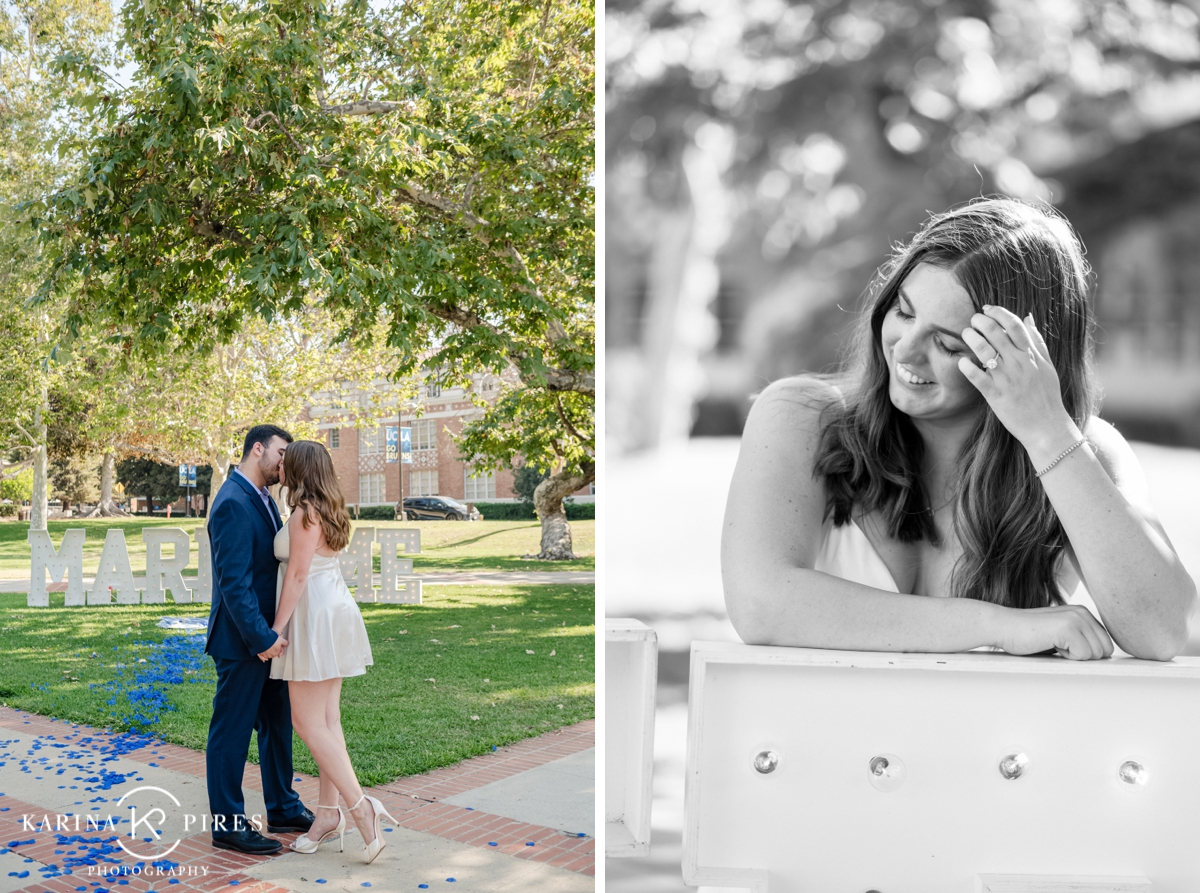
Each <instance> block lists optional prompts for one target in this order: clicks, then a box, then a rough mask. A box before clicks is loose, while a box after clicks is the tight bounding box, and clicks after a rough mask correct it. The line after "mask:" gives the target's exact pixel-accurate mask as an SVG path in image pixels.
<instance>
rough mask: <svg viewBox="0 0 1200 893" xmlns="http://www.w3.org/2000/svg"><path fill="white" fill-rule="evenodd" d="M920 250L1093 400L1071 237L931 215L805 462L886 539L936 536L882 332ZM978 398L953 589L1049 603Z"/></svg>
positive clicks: (1039, 522)
mask: <svg viewBox="0 0 1200 893" xmlns="http://www.w3.org/2000/svg"><path fill="white" fill-rule="evenodd" d="M922 263H925V264H932V265H933V266H936V267H939V268H941V269H943V270H947V271H949V272H950V273H952V274H953V275H954V278H955V279H956V280H957V281H958V282H959V284H960V285H962V287H963V288H964V289H965V290H966V292H967V294H968V295H969V296H970V298H971V302H972V304H973V305H974V307H975V310H976V312H978V311H979V310H980V308H981V306H982V305H983V304H992V305H995V306H999V307H1005V308H1007V309H1009V310H1011V311H1012V312H1013V313H1015V314H1016V315H1017V316H1019V317H1021V318H1022V319H1023V318H1024V317H1025V315H1026V314H1028V313H1032V314H1033V318H1034V321H1035V322H1036V324H1037V328H1038V330H1039V331H1040V332H1041V333H1042V336H1043V338H1045V340H1046V346H1047V347H1048V348H1049V351H1050V359H1051V360H1052V362H1053V363H1054V368H1055V369H1056V370H1057V371H1058V377H1059V382H1060V385H1061V391H1062V399H1063V405H1064V406H1065V407H1066V410H1067V412H1068V413H1069V414H1070V416H1071V418H1073V419H1074V420H1075V422H1076V424H1078V425H1079V427H1080V429H1083V428H1084V426H1085V425H1086V423H1087V420H1088V418H1089V417H1090V416H1091V415H1092V414H1093V412H1094V410H1095V405H1094V401H1095V385H1094V380H1093V376H1092V371H1091V358H1092V317H1091V310H1090V308H1089V306H1088V290H1089V277H1090V271H1089V269H1088V266H1087V263H1086V261H1085V260H1084V257H1083V247H1082V245H1081V244H1080V242H1079V239H1078V237H1077V236H1076V235H1075V233H1074V231H1073V230H1072V229H1071V227H1070V224H1068V223H1067V221H1066V220H1065V219H1064V218H1063V217H1061V216H1060V215H1058V214H1057V213H1056V212H1054V211H1053V210H1052V209H1050V208H1048V207H1043V206H1031V205H1027V204H1024V203H1022V202H1018V201H1014V200H1012V199H998V198H992V199H979V200H975V201H973V202H970V203H969V204H966V205H963V206H961V207H959V208H956V209H954V210H951V211H949V212H947V213H945V214H942V215H938V216H935V217H933V218H931V219H930V220H929V221H928V222H927V223H926V224H925V226H924V227H923V228H922V229H921V231H920V232H919V233H917V235H916V236H915V237H914V238H913V240H912V241H911V242H910V243H909V244H908V245H907V246H901V247H898V248H897V250H896V252H895V253H894V254H893V256H892V257H891V259H890V260H889V261H888V262H887V263H885V264H884V265H883V266H882V267H881V268H880V269H879V271H878V273H877V274H876V276H875V278H874V280H873V282H872V284H871V286H870V287H869V288H868V289H867V292H866V294H865V298H866V304H865V308H864V311H863V313H862V315H861V318H860V323H859V329H858V333H857V336H856V338H855V339H854V342H853V344H852V345H851V353H850V356H849V357H848V362H847V363H845V364H844V365H843V370H844V371H843V372H842V373H840V374H839V375H838V376H836V377H835V380H836V381H837V382H838V383H839V384H840V385H841V388H842V393H843V395H844V397H845V401H844V402H842V403H836V404H831V405H829V406H828V407H826V408H825V410H824V414H823V416H822V424H823V431H822V435H821V441H820V446H819V448H818V452H817V459H816V463H815V467H814V474H816V475H820V476H822V477H823V478H824V482H825V486H826V488H827V493H828V500H827V504H826V507H825V511H826V518H830V517H832V519H833V522H834V524H836V525H838V526H841V525H843V524H846V523H847V522H848V521H849V520H850V518H851V514H852V511H854V510H858V511H864V512H870V511H876V510H878V511H879V512H880V513H881V514H882V515H883V518H884V519H885V521H886V525H887V529H888V533H889V535H890V536H892V537H893V538H896V539H899V540H901V541H903V542H917V541H920V540H922V539H925V540H929V541H931V542H934V543H937V542H939V541H940V539H941V537H940V535H939V532H938V530H937V529H936V526H935V525H934V521H933V513H932V511H931V510H930V507H929V498H928V494H927V493H926V492H925V487H924V486H923V484H922V481H921V475H920V469H921V458H922V454H923V452H924V446H923V443H922V441H921V437H920V435H919V434H918V433H917V430H916V428H915V427H914V426H913V424H912V422H911V420H910V419H909V418H908V416H906V415H905V414H904V413H902V412H900V411H899V410H897V409H896V408H895V407H894V406H893V405H892V402H891V400H890V399H889V397H888V380H889V370H888V368H887V361H886V359H885V358H884V353H883V346H882V343H881V330H882V326H883V319H884V316H885V315H886V314H887V312H888V310H889V309H891V307H892V305H893V303H895V301H896V300H897V291H898V289H899V287H900V284H901V283H902V282H903V281H904V279H905V278H906V277H907V276H908V275H909V273H911V272H912V270H913V269H914V268H915V267H916V266H917V264H922ZM982 407H983V408H982V411H981V412H980V414H979V418H978V421H977V422H976V424H975V427H974V429H973V430H972V431H971V434H970V436H969V437H968V438H967V441H966V443H965V445H964V446H963V451H962V454H961V455H960V457H959V463H960V470H961V478H960V480H959V483H958V485H957V488H956V492H955V496H954V513H953V525H954V532H955V534H956V536H957V538H958V541H959V543H960V544H961V545H962V547H963V554H962V556H961V557H960V558H959V560H958V562H957V564H956V565H955V567H954V571H953V574H952V576H951V591H952V594H953V595H956V596H959V597H962V598H974V599H979V600H981V601H986V602H992V603H994V604H999V605H1006V606H1008V607H1015V608H1037V607H1044V606H1047V605H1051V604H1057V603H1059V601H1060V597H1059V594H1058V589H1057V585H1056V582H1055V570H1056V568H1057V564H1058V560H1059V558H1060V556H1061V555H1062V551H1063V548H1064V547H1065V545H1066V542H1067V539H1066V533H1065V532H1064V531H1063V528H1062V524H1061V523H1059V520H1058V515H1057V514H1056V513H1055V511H1054V508H1053V506H1051V504H1050V500H1049V499H1048V498H1047V497H1046V493H1045V491H1044V490H1043V489H1042V485H1041V482H1040V481H1039V480H1038V479H1037V477H1035V474H1034V471H1035V469H1034V468H1033V466H1032V464H1031V463H1030V461H1029V458H1028V456H1027V455H1026V454H1025V450H1024V448H1023V447H1022V446H1021V444H1020V443H1019V442H1018V441H1017V439H1016V438H1015V437H1013V436H1012V435H1011V434H1010V433H1009V432H1008V430H1007V429H1006V428H1005V427H1004V425H1003V424H1001V422H1000V420H999V419H997V418H996V415H995V413H994V412H992V410H991V408H990V407H989V406H987V404H986V403H983V404H982ZM288 452H289V453H290V452H291V448H290V447H289V449H288Z"/></svg>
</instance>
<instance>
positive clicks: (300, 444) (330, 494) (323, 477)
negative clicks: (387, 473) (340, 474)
mask: <svg viewBox="0 0 1200 893" xmlns="http://www.w3.org/2000/svg"><path fill="white" fill-rule="evenodd" d="M283 476H284V478H283V479H284V482H285V484H286V485H287V488H288V495H287V504H288V508H290V509H291V510H292V511H295V510H296V509H297V508H304V509H305V510H306V511H305V512H304V513H303V514H302V515H301V516H300V520H301V523H302V524H303V525H304V527H305V529H307V528H308V527H309V526H310V523H311V522H310V521H309V512H312V514H314V515H316V516H317V518H318V519H319V520H320V522H321V531H322V532H323V533H324V534H325V542H326V543H327V544H328V546H329V548H331V549H333V551H335V552H340V551H341V550H342V549H344V548H346V544H347V543H348V542H350V514H349V513H348V512H347V511H346V501H345V500H344V499H343V498H342V488H341V487H340V486H338V480H337V475H336V474H334V473H333V460H332V459H330V458H329V451H328V450H327V449H325V446H324V444H320V443H317V442H316V441H315V440H297V441H296V442H295V443H291V444H288V448H287V451H286V452H285V453H284V454H283Z"/></svg>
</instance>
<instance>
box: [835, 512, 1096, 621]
mask: <svg viewBox="0 0 1200 893" xmlns="http://www.w3.org/2000/svg"><path fill="white" fill-rule="evenodd" d="M822 533H823V535H824V538H823V540H822V542H821V549H820V551H819V552H818V553H817V557H816V560H815V561H814V562H813V570H817V571H821V572H822V573H826V574H830V575H832V576H834V577H841V578H842V579H844V580H852V581H853V582H855V583H861V584H863V585H864V586H872V587H874V588H875V589H883V590H885V591H887V592H899V591H900V588H899V587H898V586H897V585H896V581H895V580H893V579H892V572H891V571H890V570H888V566H887V565H886V564H885V563H884V561H883V558H881V557H880V555H879V553H878V552H876V551H875V546H874V545H873V544H872V543H871V541H870V540H869V539H868V538H867V535H866V534H865V533H864V532H863V530H862V528H861V527H859V526H858V524H856V523H855V522H854V521H853V520H851V521H850V523H848V524H843V525H842V526H841V527H835V526H834V524H833V521H832V520H826V521H825V526H824V528H823V529H822ZM1056 576H1057V579H1058V593H1059V596H1060V597H1061V598H1062V600H1063V602H1064V603H1066V604H1068V605H1083V606H1085V607H1086V608H1088V609H1089V610H1090V611H1091V612H1092V613H1093V614H1096V615H1097V616H1099V613H1098V612H1097V610H1096V605H1095V603H1094V602H1093V601H1092V599H1091V596H1090V595H1088V591H1087V589H1086V588H1084V586H1083V585H1082V583H1081V581H1080V579H1079V575H1078V574H1077V573H1075V568H1074V567H1072V566H1071V562H1069V561H1067V558H1066V555H1065V553H1064V554H1063V555H1062V556H1060V558H1059V565H1058V572H1057V575H1056Z"/></svg>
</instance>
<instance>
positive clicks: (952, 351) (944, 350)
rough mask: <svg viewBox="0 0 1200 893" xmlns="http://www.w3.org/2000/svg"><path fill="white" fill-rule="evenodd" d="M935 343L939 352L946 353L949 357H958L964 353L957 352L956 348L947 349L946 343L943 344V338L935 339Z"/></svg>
mask: <svg viewBox="0 0 1200 893" xmlns="http://www.w3.org/2000/svg"><path fill="white" fill-rule="evenodd" d="M933 343H934V345H935V346H936V347H937V349H938V350H940V351H941V352H942V353H944V354H945V355H946V356H948V357H957V356H960V355H961V354H962V353H963V351H961V350H956V349H954V348H951V347H947V346H946V345H945V343H943V341H942V339H941V338H934V339H933Z"/></svg>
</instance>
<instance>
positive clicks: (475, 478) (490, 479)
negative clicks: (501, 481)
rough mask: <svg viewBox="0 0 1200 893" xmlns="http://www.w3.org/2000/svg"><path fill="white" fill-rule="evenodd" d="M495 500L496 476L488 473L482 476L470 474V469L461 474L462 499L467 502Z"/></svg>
mask: <svg viewBox="0 0 1200 893" xmlns="http://www.w3.org/2000/svg"><path fill="white" fill-rule="evenodd" d="M495 498H496V475H494V474H492V473H491V472H490V471H489V472H486V473H484V474H472V473H471V471H470V469H468V470H466V471H464V472H463V499H465V500H466V501H467V502H479V501H482V500H484V499H495Z"/></svg>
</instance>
